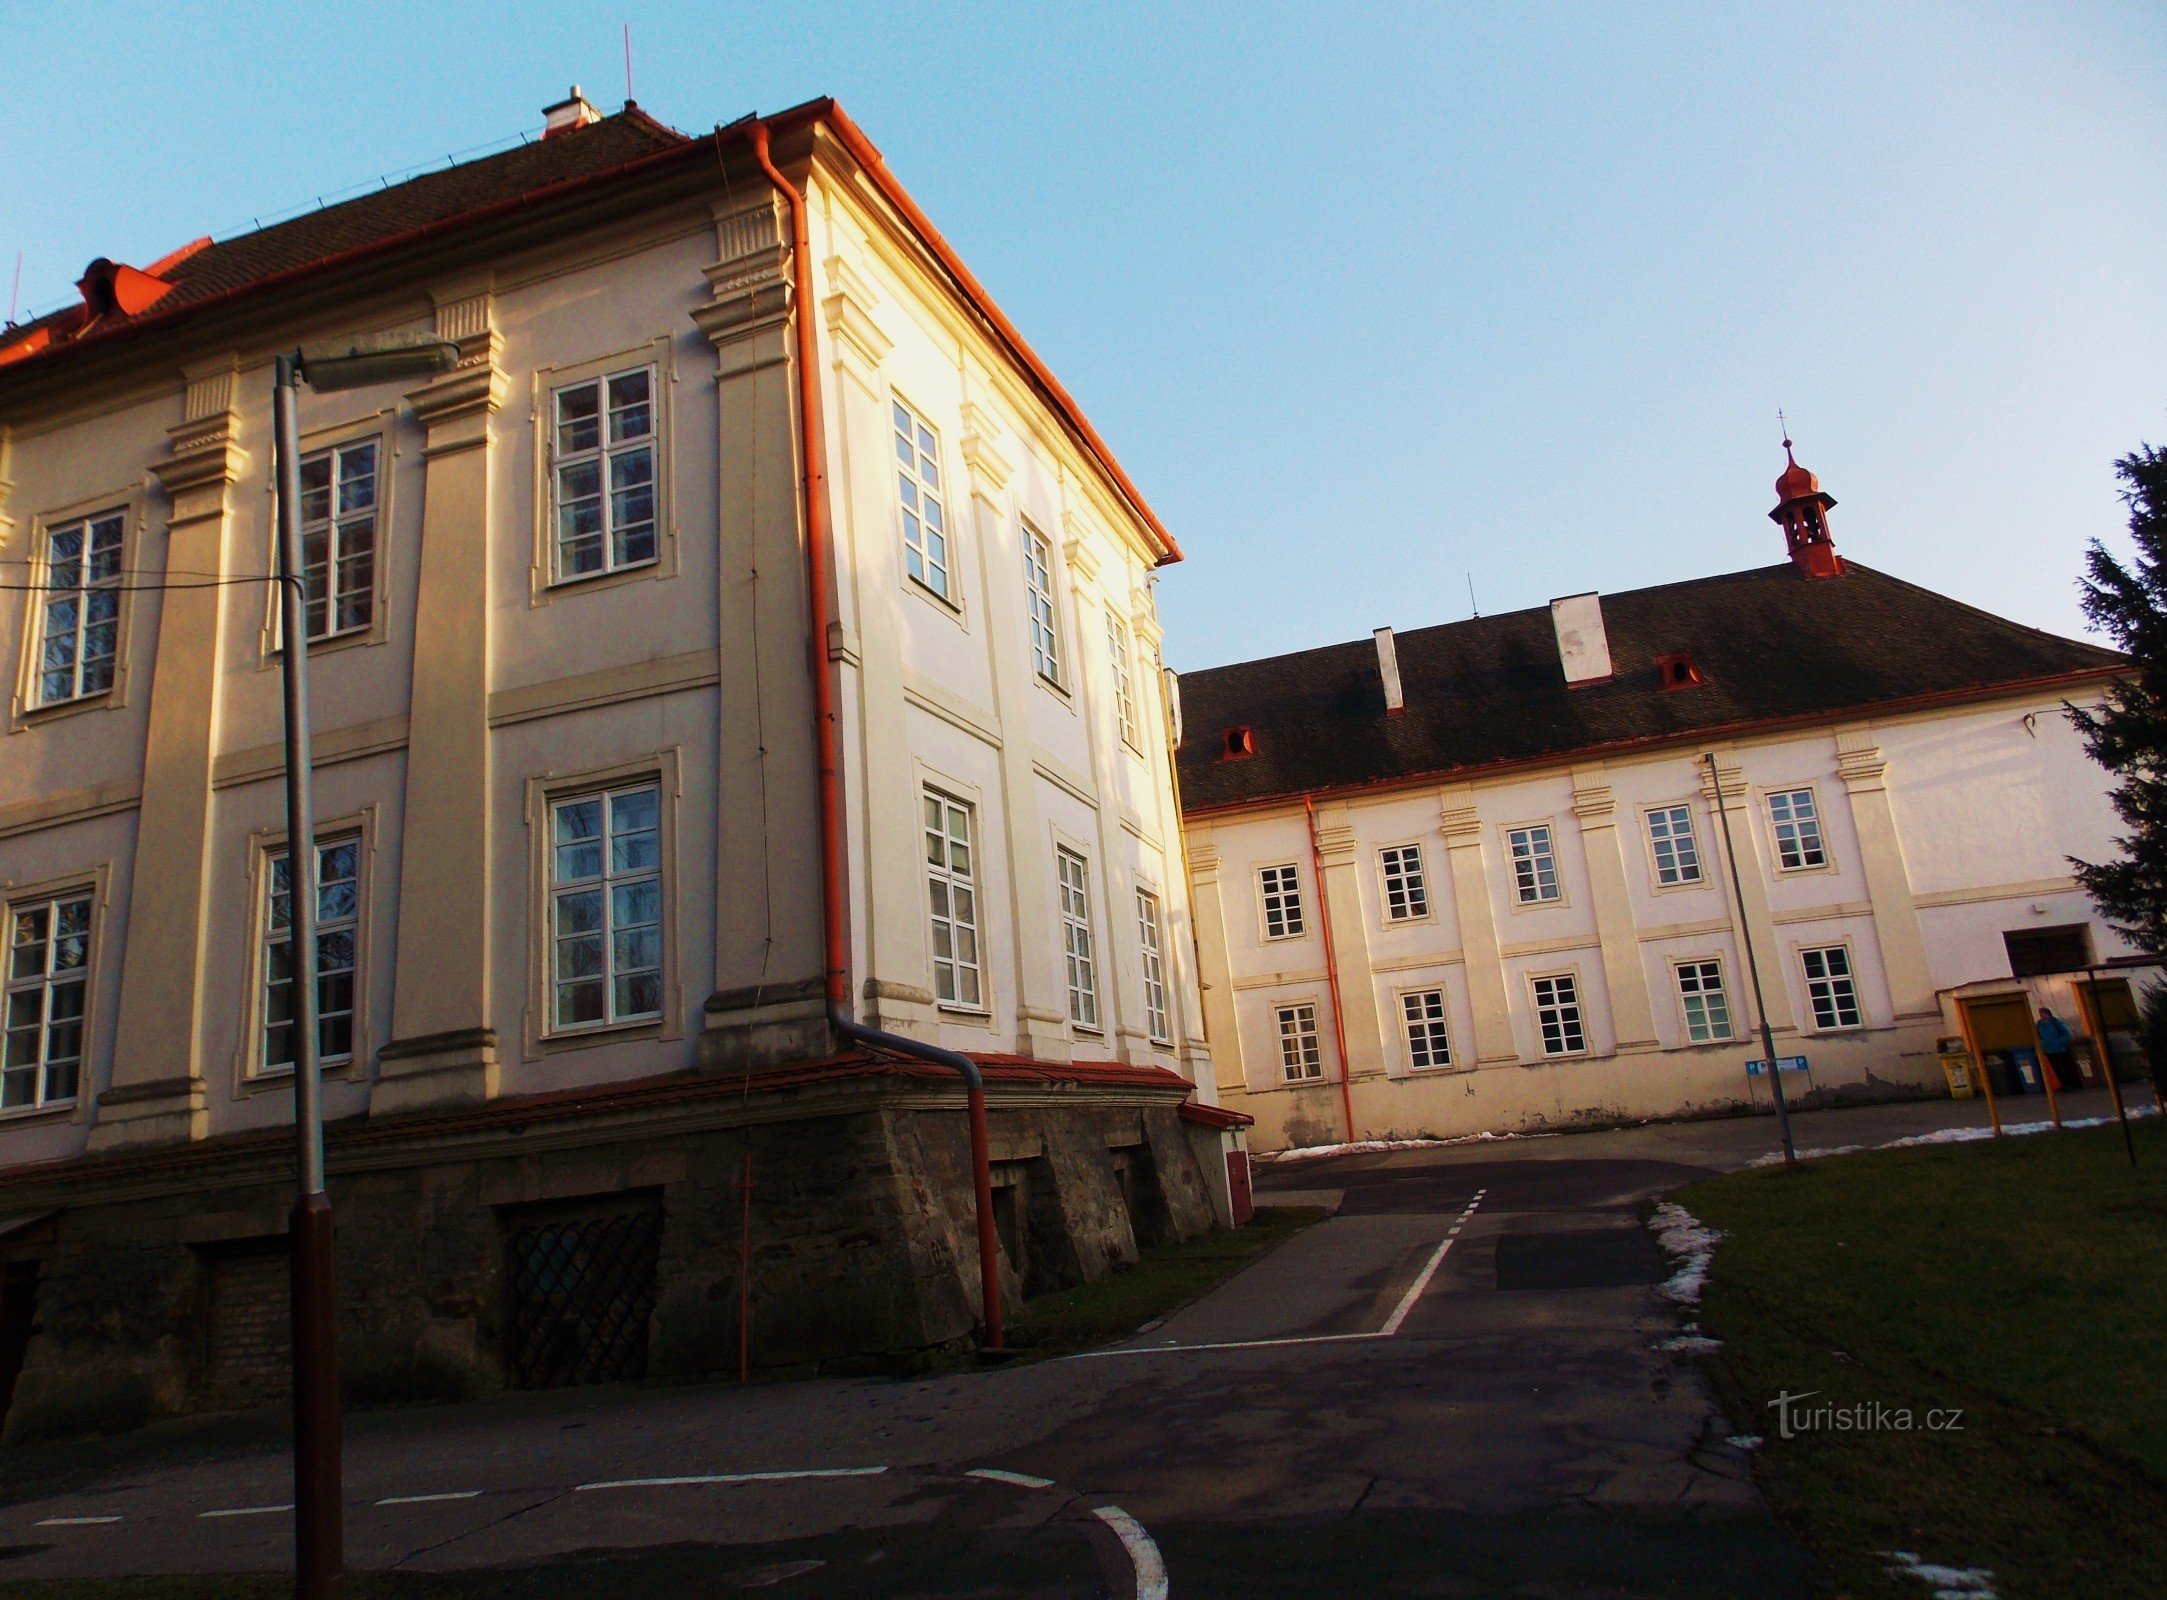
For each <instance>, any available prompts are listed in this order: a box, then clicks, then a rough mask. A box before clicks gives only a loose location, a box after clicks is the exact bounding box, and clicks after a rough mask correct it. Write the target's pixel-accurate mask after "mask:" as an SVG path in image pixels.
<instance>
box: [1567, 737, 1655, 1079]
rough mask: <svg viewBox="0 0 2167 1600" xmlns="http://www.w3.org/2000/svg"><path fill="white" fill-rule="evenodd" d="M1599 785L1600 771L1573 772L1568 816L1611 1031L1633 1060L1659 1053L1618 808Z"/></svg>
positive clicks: (1602, 783)
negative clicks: (1576, 828) (1591, 906)
mask: <svg viewBox="0 0 2167 1600" xmlns="http://www.w3.org/2000/svg"><path fill="white" fill-rule="evenodd" d="M1604 780H1605V774H1604V770H1603V768H1602V767H1601V766H1600V765H1597V766H1589V767H1575V768H1574V769H1573V816H1574V818H1575V820H1577V821H1578V822H1579V824H1580V847H1581V853H1582V854H1583V855H1584V856H1585V857H1586V859H1587V864H1588V892H1589V896H1590V898H1591V899H1593V901H1594V902H1595V936H1596V938H1597V939H1598V940H1600V941H1601V944H1602V951H1603V987H1604V988H1605V989H1606V990H1608V991H1609V995H1610V1026H1611V1031H1612V1033H1613V1034H1614V1035H1615V1036H1616V1041H1617V1045H1616V1048H1617V1053H1618V1054H1619V1055H1621V1056H1622V1055H1637V1054H1639V1053H1641V1052H1643V1051H1647V1050H1654V1049H1656V1048H1657V1047H1658V1046H1657V1040H1656V1037H1655V1014H1654V1011H1653V1009H1652V1007H1651V1006H1650V1004H1649V1000H1648V973H1647V968H1646V966H1645V965H1643V963H1642V962H1641V959H1640V941H1639V940H1638V939H1637V938H1636V937H1635V936H1634V927H1633V902H1632V897H1631V895H1630V893H1629V892H1628V890H1627V888H1626V882H1625V858H1624V856H1623V854H1622V853H1621V846H1620V843H1619V840H1618V803H1617V801H1616V799H1615V798H1613V797H1612V795H1611V792H1610V785H1609V784H1608V783H1607V782H1606V781H1604Z"/></svg>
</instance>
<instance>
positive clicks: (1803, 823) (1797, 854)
mask: <svg viewBox="0 0 2167 1600" xmlns="http://www.w3.org/2000/svg"><path fill="white" fill-rule="evenodd" d="M1768 824H1769V826H1770V828H1772V829H1773V830H1774V831H1775V836H1776V864H1777V865H1778V866H1779V867H1781V868H1782V869H1783V870H1784V871H1785V872H1804V871H1806V870H1807V869H1809V868H1812V867H1825V866H1827V865H1828V852H1827V851H1826V850H1825V849H1823V848H1822V845H1821V813H1820V812H1819V811H1818V810H1816V809H1815V807H1814V803H1813V791H1812V790H1811V789H1781V790H1778V791H1776V792H1775V793H1773V794H1771V795H1770V796H1769V797H1768Z"/></svg>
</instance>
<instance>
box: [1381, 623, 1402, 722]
mask: <svg viewBox="0 0 2167 1600" xmlns="http://www.w3.org/2000/svg"><path fill="white" fill-rule="evenodd" d="M1377 676H1378V677H1380V678H1382V679H1383V680H1384V714H1385V715H1386V716H1388V717H1396V716H1398V715H1399V714H1400V713H1401V712H1402V711H1405V710H1406V709H1407V695H1406V692H1405V691H1404V690H1403V689H1401V687H1400V653H1399V647H1398V646H1397V645H1395V644H1394V643H1393V642H1392V630H1391V629H1390V628H1379V629H1378V630H1377Z"/></svg>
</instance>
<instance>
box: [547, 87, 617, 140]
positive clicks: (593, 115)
mask: <svg viewBox="0 0 2167 1600" xmlns="http://www.w3.org/2000/svg"><path fill="white" fill-rule="evenodd" d="M601 120H602V113H601V112H599V111H597V110H595V108H594V107H593V106H591V105H589V104H588V103H587V97H586V96H585V95H583V94H581V93H580V92H579V85H578V84H576V83H575V84H573V85H572V95H571V98H570V99H567V100H559V101H558V102H557V103H556V104H555V105H553V106H544V107H543V108H542V137H543V138H545V139H554V138H556V137H557V135H558V134H560V133H572V132H575V131H577V130H578V129H580V128H584V127H586V126H587V124H588V123H590V122H600V121H601Z"/></svg>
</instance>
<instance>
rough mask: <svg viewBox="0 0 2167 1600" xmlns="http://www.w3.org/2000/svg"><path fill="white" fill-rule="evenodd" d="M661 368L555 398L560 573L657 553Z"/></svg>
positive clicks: (575, 573) (598, 381)
mask: <svg viewBox="0 0 2167 1600" xmlns="http://www.w3.org/2000/svg"><path fill="white" fill-rule="evenodd" d="M654 389H655V370H654V368H652V367H634V368H632V369H631V370H630V371H628V372H613V373H611V374H610V375H609V376H607V377H604V378H590V379H588V380H587V381H586V382H585V383H572V384H567V385H565V386H564V387H563V388H562V389H559V390H558V391H557V392H556V396H555V407H556V412H555V432H554V435H553V438H554V443H553V447H552V449H553V457H552V459H553V461H554V465H555V470H556V484H557V576H558V577H559V578H585V577H591V576H593V575H594V574H596V573H598V572H615V571H617V570H618V569H619V568H621V567H637V566H643V565H645V564H646V563H648V562H650V561H653V560H654V559H655V393H654Z"/></svg>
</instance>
